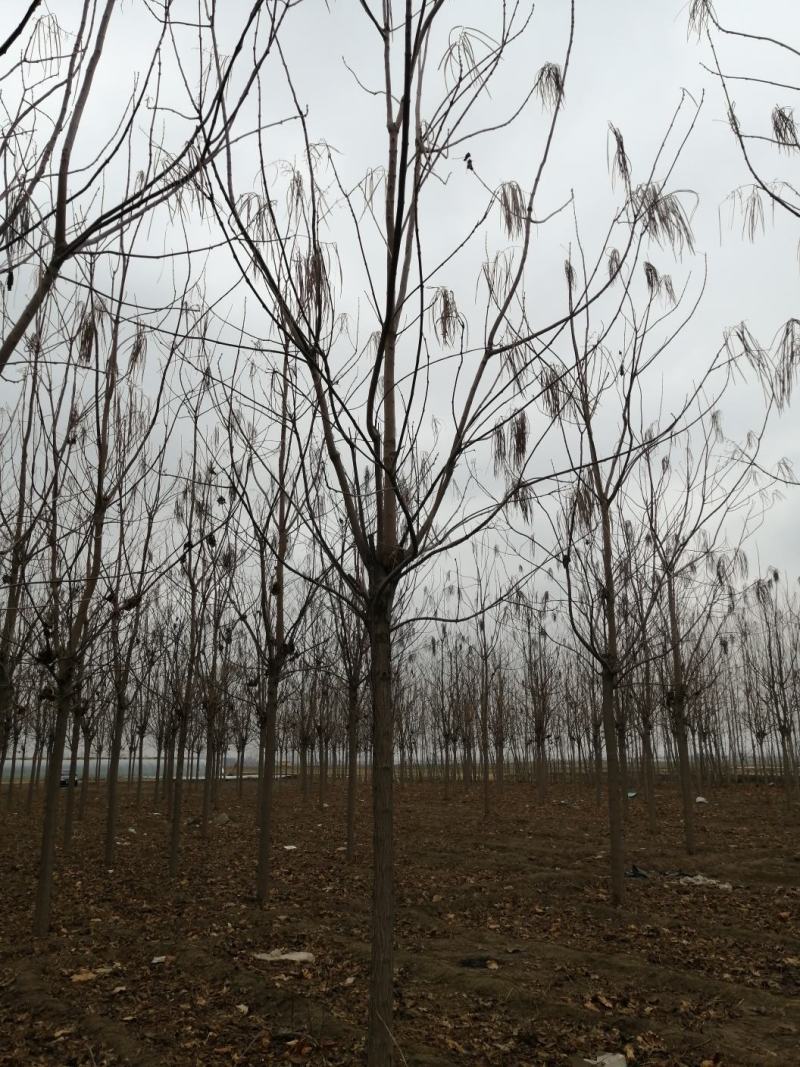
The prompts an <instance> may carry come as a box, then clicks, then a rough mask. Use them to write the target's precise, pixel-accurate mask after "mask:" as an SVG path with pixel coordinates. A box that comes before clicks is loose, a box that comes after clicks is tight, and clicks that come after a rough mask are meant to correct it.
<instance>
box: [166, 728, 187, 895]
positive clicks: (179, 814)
mask: <svg viewBox="0 0 800 1067" xmlns="http://www.w3.org/2000/svg"><path fill="white" fill-rule="evenodd" d="M180 716H181V718H180V723H179V726H178V738H177V741H176V742H175V744H176V753H175V780H174V782H173V783H172V825H171V826H170V835H169V876H170V878H175V876H176V875H177V873H178V861H179V859H180V848H181V819H182V818H183V765H184V759H185V753H186V736H187V734H188V732H189V708H188V707H183V708H181V712H180Z"/></svg>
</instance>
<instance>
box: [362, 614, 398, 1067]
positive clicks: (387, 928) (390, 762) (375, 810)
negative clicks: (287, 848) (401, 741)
mask: <svg viewBox="0 0 800 1067" xmlns="http://www.w3.org/2000/svg"><path fill="white" fill-rule="evenodd" d="M370 607H371V610H370V612H369V616H368V633H369V641H370V649H371V653H372V655H371V663H370V681H371V688H372V816H373V832H372V879H373V880H372V958H371V963H370V983H369V1027H368V1032H367V1063H368V1064H369V1067H391V1064H392V1062H393V1052H394V1047H393V1037H392V1006H393V1005H392V1002H393V975H392V963H393V949H394V946H393V934H394V884H393V863H394V825H393V814H392V804H393V790H394V730H393V726H394V723H393V708H392V646H391V624H390V619H391V595H387V594H386V593H384V594H382V595H381V596H380V597H379V599H378V600H377V602H376V603H373V604H372V605H371V606H370Z"/></svg>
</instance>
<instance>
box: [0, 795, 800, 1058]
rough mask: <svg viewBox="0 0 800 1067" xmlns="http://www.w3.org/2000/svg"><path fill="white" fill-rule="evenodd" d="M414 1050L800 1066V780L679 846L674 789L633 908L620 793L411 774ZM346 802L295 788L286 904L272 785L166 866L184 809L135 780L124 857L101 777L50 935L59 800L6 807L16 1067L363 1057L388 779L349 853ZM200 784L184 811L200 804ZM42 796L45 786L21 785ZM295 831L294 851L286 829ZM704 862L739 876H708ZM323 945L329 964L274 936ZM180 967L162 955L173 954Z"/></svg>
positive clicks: (2, 996) (715, 803)
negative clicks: (34, 917) (49, 892)
mask: <svg viewBox="0 0 800 1067" xmlns="http://www.w3.org/2000/svg"><path fill="white" fill-rule="evenodd" d="M396 795H397V842H398V856H397V883H398V892H397V973H396V1024H397V1025H396V1038H397V1045H398V1057H397V1059H398V1063H401V1064H402V1063H407V1064H409V1065H420V1067H422V1065H426V1067H434V1065H445V1064H504V1065H514V1067H524V1065H526V1064H531V1065H532V1064H536V1065H541V1064H552V1065H557V1064H572V1065H574V1064H582V1063H584V1061H585V1059H586V1058H588V1059H593V1058H595V1057H597V1056H599V1055H601V1054H603V1053H609V1052H614V1053H621V1054H623V1055H625V1056H626V1057H627V1061H628V1063H630V1064H635V1065H641V1067H655V1065H660V1067H678V1065H687V1067H700V1065H701V1064H704V1065H706V1067H710V1065H712V1064H713V1065H717V1067H761V1065H774V1067H798V1065H800V996H798V994H800V838H799V837H798V830H799V829H800V818H798V814H797V813H789V812H788V811H787V808H786V805H785V800H784V797H783V795H782V793H781V791H780V789H779V788H776V787H769V786H756V785H750V784H741V785H736V786H730V787H728V788H726V789H719V790H711V791H710V792H709V793H707V794H706V795H707V797H708V800H709V803H708V804H707V805H702V806H701V805H699V806H698V821H699V837H700V839H701V844H702V848H701V851H700V852H699V854H698V855H697V856H695V857H691V858H690V857H687V856H686V855H685V854H684V853H683V852H682V850H681V846H680V840H681V838H680V823H679V817H678V798H677V793H676V792H674V791H672V790H671V789H669V788H664V789H663V790H661V791H660V792H659V796H658V804H659V812H660V829H659V832H658V834H657V836H656V837H655V838H654V839H653V838H651V837H650V836H649V834H648V832H647V825H646V817H645V812H644V809H643V806H642V802H641V800H640V799H639V798H637V799H636V800H633V801H632V802H631V803H630V806H629V819H628V838H627V848H628V855H629V860H630V864H631V865H632V864H635V865H636V866H637V867H638V868H640V869H641V870H643V871H645V872H647V874H648V877H646V878H630V879H628V882H627V888H628V902H627V905H626V907H625V908H624V909H623V910H621V911H619V910H615V909H613V908H611V907H610V905H609V898H608V892H607V886H606V868H607V845H606V821H605V810H604V808H602V807H601V808H600V809H598V808H597V806H596V803H595V799H594V795H593V793H592V791H591V790H589V789H583V788H577V787H575V788H573V787H568V786H554V787H552V788H551V789H550V790H549V791H548V795H547V799H546V801H545V802H544V803H543V804H539V803H538V802H537V800H536V795H535V792H534V790H533V789H532V788H531V787H529V786H527V785H514V784H510V785H508V786H506V788H505V792H504V795H503V796H502V797H500V798H495V801H494V811H493V814H492V816H491V817H490V818H489V819H484V817H483V814H482V806H481V800H480V793H479V790H478V789H477V788H475V789H473V790H472V791H471V792H465V791H464V789H463V787H462V786H460V785H459V786H457V787H456V789H455V791H454V792H453V795H452V796H451V798H450V799H449V800H448V801H445V799H444V796H443V789H442V787H441V785H435V784H413V785H406V786H404V787H402V788H401V787H398V788H397V794H396ZM326 801H327V806H326V807H324V808H320V807H319V806H318V804H317V802H316V798H314V799H309V800H307V801H306V802H303V800H302V798H301V796H300V791H299V785H298V783H297V782H296V781H286V782H281V783H280V784H279V787H278V790H277V804H276V820H275V827H276V829H275V833H276V837H275V852H274V855H275V877H274V888H273V890H272V894H271V898H270V902H269V906H268V907H267V908H266V909H263V910H261V909H258V908H257V907H256V905H255V901H254V896H253V881H254V865H255V842H256V829H255V825H254V818H253V813H254V808H255V784H254V783H252V782H250V783H247V784H246V786H245V791H244V795H243V796H242V797H239V796H238V795H237V792H236V787H235V786H234V785H233V784H232V783H230V784H226V785H224V786H223V787H222V789H221V793H220V803H219V809H220V810H221V811H224V812H225V813H226V814H227V815H229V816H230V821H229V822H227V823H226V824H225V825H215V826H213V827H212V828H211V831H210V835H209V838H208V840H203V839H202V838H201V835H200V831H199V830H198V829H197V828H194V827H187V829H186V831H185V838H184V850H183V861H182V871H181V876H180V877H179V879H178V880H177V881H176V882H174V883H170V882H169V880H168V879H167V877H166V872H165V856H166V834H167V825H166V819H165V817H164V815H163V813H159V811H158V810H157V809H155V807H154V805H153V802H152V785H151V784H149V783H148V784H147V785H146V786H145V793H144V797H143V801H142V805H141V807H140V809H139V810H137V809H136V804H135V793H134V792H131V793H130V794H125V793H123V800H122V811H121V818H120V824H119V829H120V832H119V846H118V850H117V851H118V856H117V860H116V863H115V867H114V869H113V871H107V870H105V869H104V868H103V866H102V859H101V857H102V851H101V845H102V832H103V817H104V805H105V795H104V790H103V789H102V787H100V786H98V787H93V788H92V795H91V797H90V801H89V805H88V809H87V813H86V817H85V819H84V820H83V822H82V823H80V824H79V825H78V826H77V827H76V832H75V838H74V842H73V846H72V849H71V852H70V854H69V855H67V856H65V855H64V854H63V852H61V850H59V873H58V875H57V885H56V887H55V892H54V910H53V933H52V935H51V937H50V938H49V939H47V940H46V941H34V940H32V938H31V937H30V934H29V930H30V925H31V912H32V900H33V888H34V879H35V873H36V863H37V855H38V848H39V834H40V830H41V812H40V811H38V810H35V811H34V812H33V814H32V815H26V814H24V812H22V811H17V810H15V807H16V806H15V805H12V810H11V811H6V810H5V808H6V798H5V796H3V798H2V808H3V813H2V815H0V878H1V881H0V1064H2V1065H12V1064H13V1065H25V1067H34V1065H38V1064H58V1065H73V1064H74V1065H77V1064H80V1065H96V1067H99V1065H101V1064H141V1065H148V1067H149V1065H152V1067H166V1065H183V1064H192V1065H194V1064H203V1065H205V1064H209V1065H211V1064H214V1065H217V1064H219V1065H221V1064H246V1065H249V1067H256V1065H259V1064H267V1063H276V1062H278V1063H279V1062H291V1063H303V1064H320V1065H321V1064H359V1063H362V1062H363V1058H364V1056H363V1050H364V1028H365V1022H366V1011H367V1003H366V993H367V978H368V963H369V892H370V869H369V863H370V849H369V840H370V839H369V834H370V826H369V792H368V788H367V787H366V786H365V787H364V788H363V791H362V793H361V795H360V797H359V804H358V809H359V847H358V855H357V859H356V862H355V863H354V864H353V865H349V864H348V863H347V862H346V859H345V854H344V850H343V845H344V789H343V786H342V785H341V784H339V783H336V784H335V785H333V786H332V787H331V789H330V790H329V793H328V796H327V798H326ZM199 805H200V795H199V788H197V787H195V790H194V792H193V793H191V792H190V795H189V797H188V802H187V812H186V814H187V817H190V816H192V815H193V814H195V813H196V812H197V811H198V810H199ZM20 806H22V798H20ZM286 845H294V846H296V847H295V848H294V849H293V850H287V849H286V848H285V847H284V846H286ZM683 874H687V875H696V874H703V875H705V876H706V877H708V878H713V879H717V880H719V881H722V882H726V883H730V884H731V888H730V889H726V888H721V887H719V886H713V885H711V886H708V885H705V886H703V885H691V884H685V883H683V882H681V877H682V875H683ZM274 949H278V950H281V951H292V952H294V951H302V952H310V953H313V955H314V957H315V958H314V962H313V963H311V964H308V963H293V962H267V961H263V960H258V959H257V958H256V957H255V955H254V953H265V952H269V951H271V950H274ZM155 961H159V962H155Z"/></svg>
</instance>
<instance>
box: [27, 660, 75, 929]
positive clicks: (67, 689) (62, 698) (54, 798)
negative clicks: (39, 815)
mask: <svg viewBox="0 0 800 1067" xmlns="http://www.w3.org/2000/svg"><path fill="white" fill-rule="evenodd" d="M74 676H75V664H74V662H72V661H71V660H67V661H66V662H63V663H61V664H60V669H59V672H58V678H57V683H56V724H55V731H54V735H53V748H52V752H51V754H50V759H49V762H48V764H47V782H46V788H45V804H44V826H43V828H42V851H41V857H40V860H39V878H38V881H37V885H36V903H35V908H34V914H33V934H34V937H45V936H46V935H47V932H48V930H49V929H50V901H51V897H52V891H53V868H54V866H55V850H56V830H57V828H58V798H59V792H60V789H61V764H62V762H63V759H64V743H65V741H66V738H67V725H68V723H69V717H70V714H71V712H72V690H73V683H74Z"/></svg>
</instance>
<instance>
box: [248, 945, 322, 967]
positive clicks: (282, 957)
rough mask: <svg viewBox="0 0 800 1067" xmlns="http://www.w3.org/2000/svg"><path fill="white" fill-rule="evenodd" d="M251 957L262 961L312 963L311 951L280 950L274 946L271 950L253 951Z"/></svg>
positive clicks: (312, 955)
mask: <svg viewBox="0 0 800 1067" xmlns="http://www.w3.org/2000/svg"><path fill="white" fill-rule="evenodd" d="M253 959H256V960H262V961H263V962H264V963H313V962H314V954H313V952H281V951H280V949H277V948H274V949H272V951H271V952H254V953H253Z"/></svg>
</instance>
